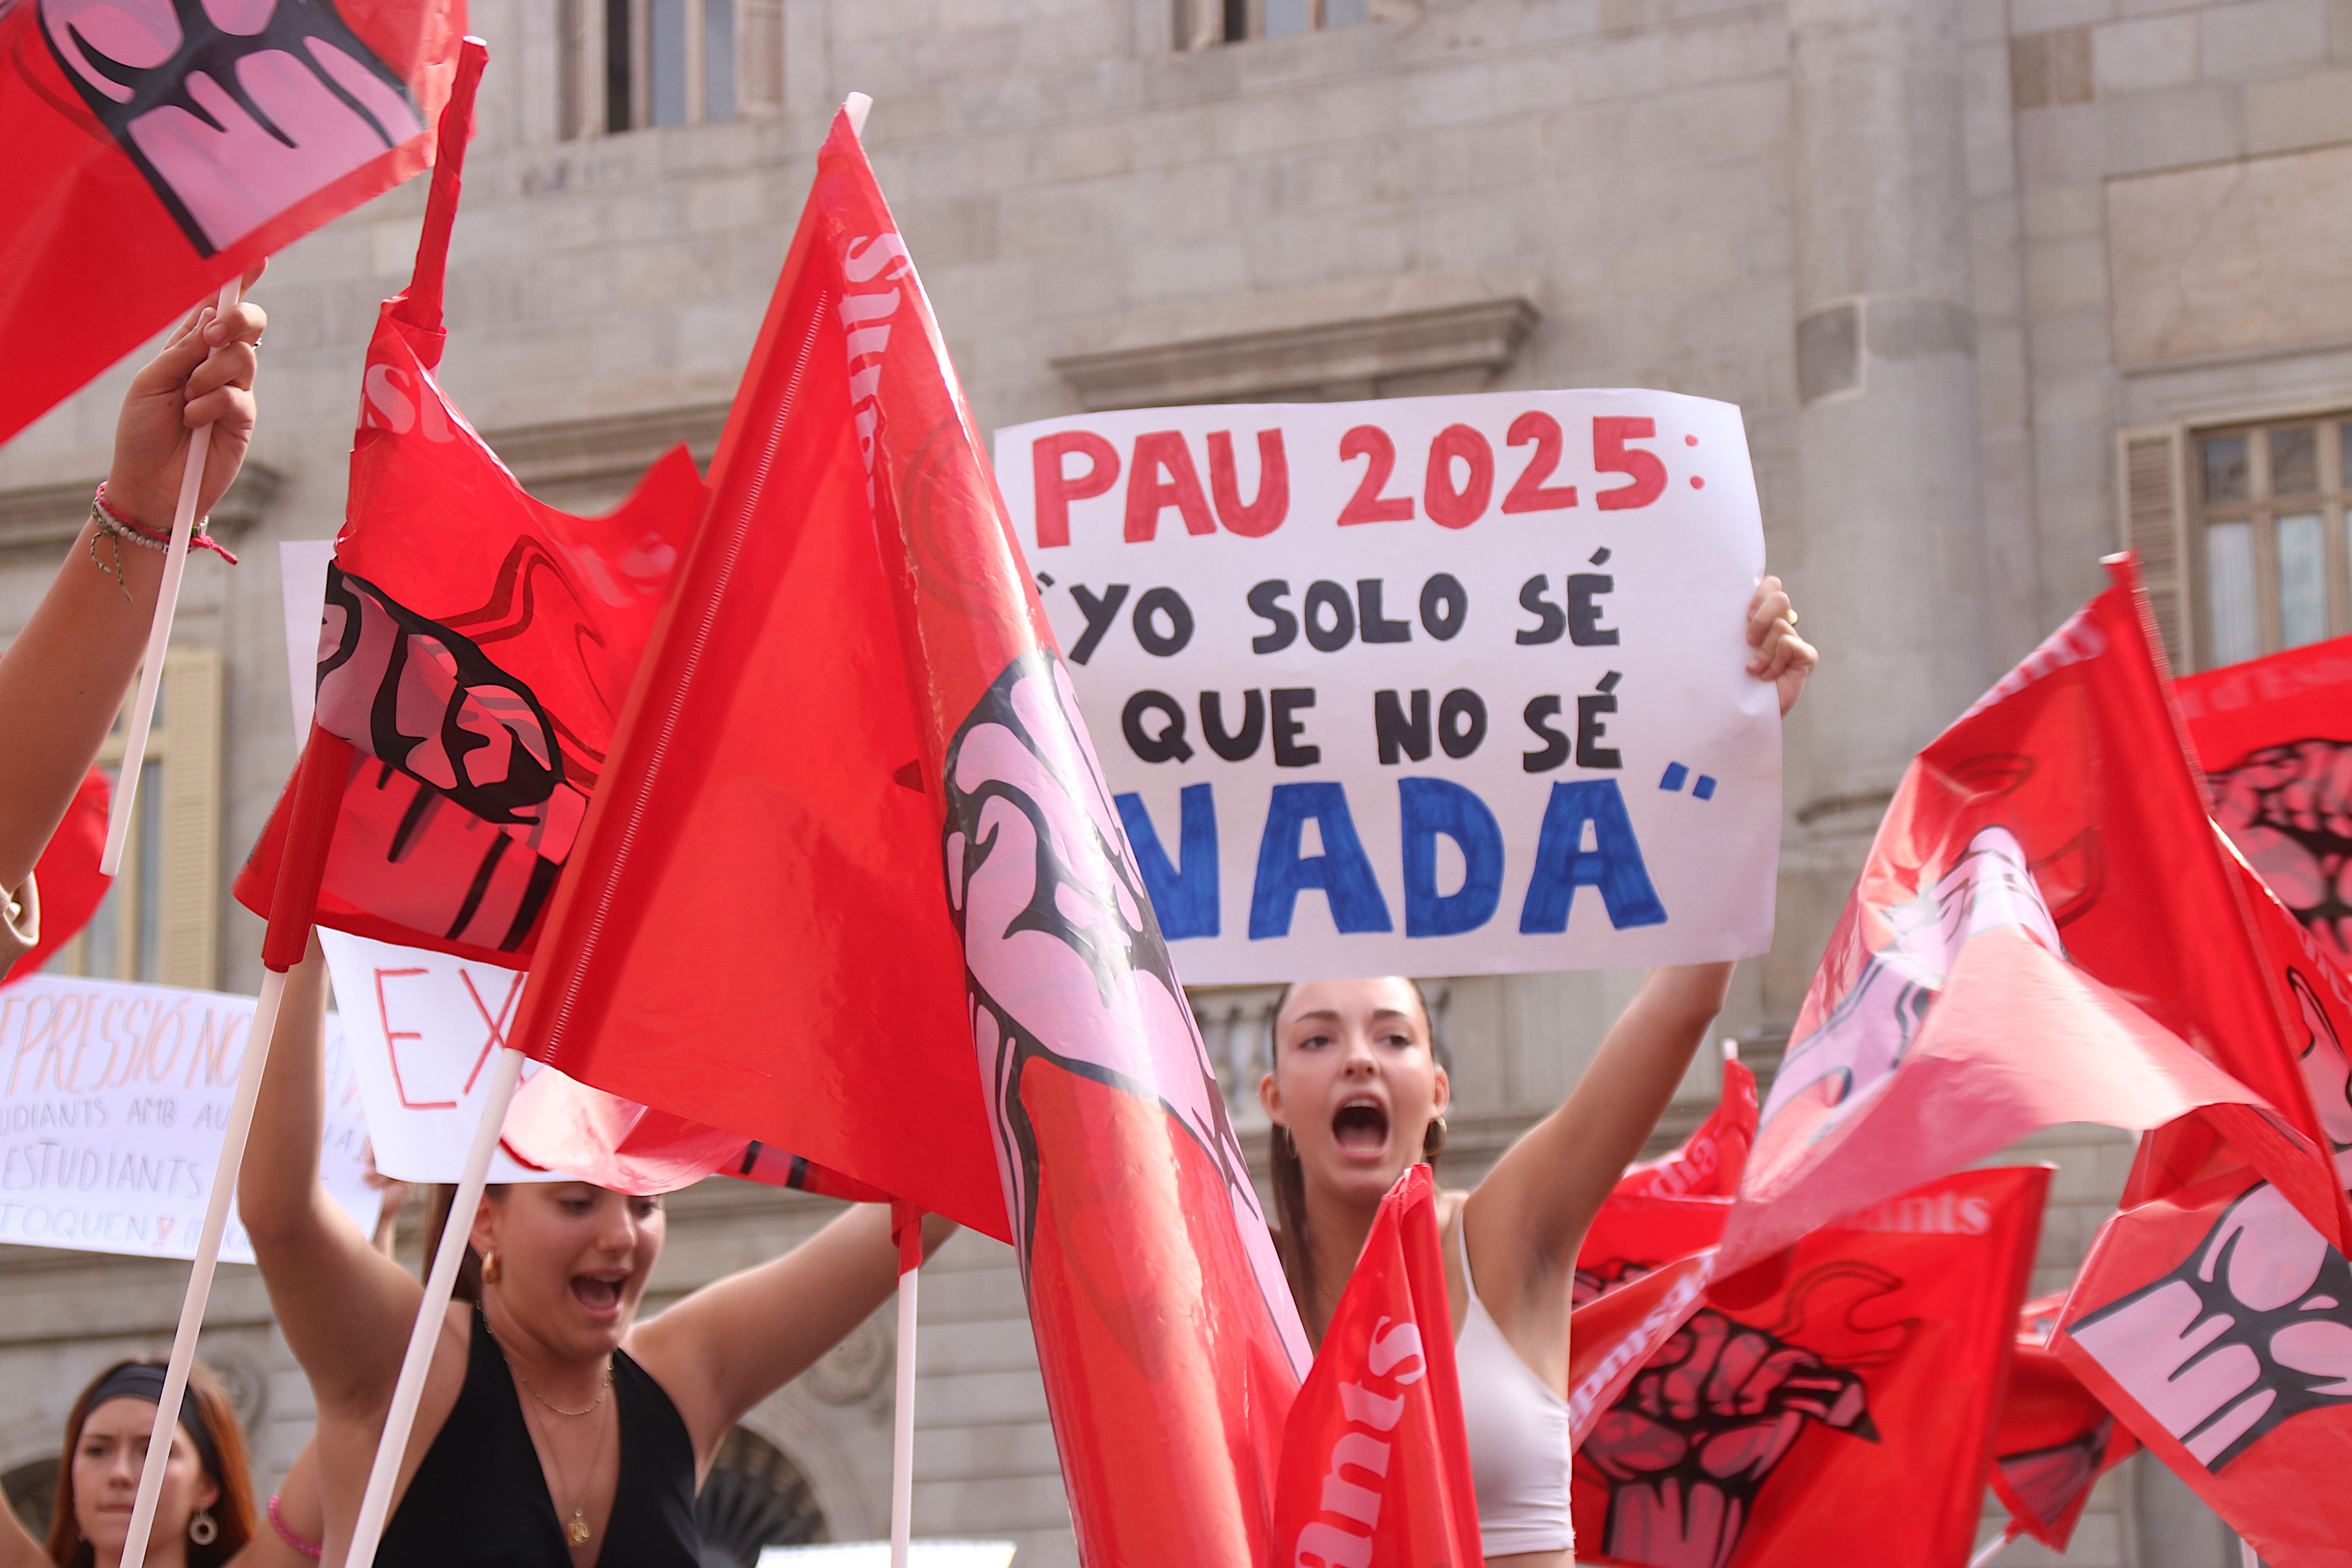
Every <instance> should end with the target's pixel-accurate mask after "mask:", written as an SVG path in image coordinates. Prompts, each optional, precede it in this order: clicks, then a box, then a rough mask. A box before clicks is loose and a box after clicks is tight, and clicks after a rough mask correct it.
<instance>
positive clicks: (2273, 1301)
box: [2067, 1182, 2352, 1470]
mask: <svg viewBox="0 0 2352 1568" xmlns="http://www.w3.org/2000/svg"><path fill="white" fill-rule="evenodd" d="M2067 1332H2068V1333H2069V1334H2071V1335H2072V1336H2073V1338H2074V1342H2075V1343H2076V1344H2077V1345H2080V1346H2081V1347H2082V1348H2083V1350H2084V1352H2087V1353H2088V1354H2089V1355H2090V1357H2091V1358H2092V1359H2093V1360H2094V1361H2095V1362H2097V1363H2099V1365H2100V1366H2102V1367H2104V1368H2105V1370H2106V1372H2107V1373H2108V1374H2109V1375H2110V1376H2112V1377H2113V1378H2114V1379H2115V1380H2116V1382H2117V1383H2119V1384H2122V1385H2123V1388H2124V1391H2125V1392H2126V1394H2130V1395H2131V1396H2132V1398H2134V1399H2136V1400H2137V1401H2138V1402H2139V1404H2140V1405H2142V1406H2143V1407H2144V1408H2145V1409H2146V1410H2147V1413H2148V1414H2149V1415H2152V1416H2154V1417H2155V1418H2156V1419H2157V1420H2158V1421H2160V1422H2162V1423H2163V1425H2164V1428H2165V1430H2166V1431H2168V1432H2169V1433H2171V1434H2172V1436H2174V1437H2176V1438H2178V1439H2179V1441H2180V1443H2181V1445H2182V1446H2183V1447H2186V1448H2187V1449H2188V1450H2189V1453H2190V1454H2191V1455H2193V1456H2195V1457H2196V1458H2197V1460H2198V1462H2199V1463H2200V1464H2202V1465H2204V1466H2205V1467H2206V1468H2208V1469H2212V1470H2219V1469H2221V1468H2223V1467H2224V1466H2226V1465H2228V1464H2229V1463H2230V1462H2231V1460H2232V1459H2235V1458H2238V1456H2240V1455H2241V1454H2242V1453H2244V1452H2245V1451H2246V1450H2247V1449H2248V1448H2249V1447H2252V1446H2253V1444H2254V1442H2255V1440H2256V1439H2257V1438H2259V1437H2261V1436H2263V1434H2264V1433H2265V1432H2268V1431H2269V1430H2271V1428H2273V1426H2278V1425H2279V1424H2280V1423H2281V1422H2283V1421H2287V1420H2290V1419H2292V1418H2294V1416H2297V1415H2302V1414H2304V1413H2305V1411H2309V1410H2317V1409H2321V1408H2324V1407H2326V1406H2328V1405H2352V1265H2347V1263H2346V1262H2345V1260H2344V1256H2343V1254H2341V1253H2339V1252H2337V1251H2336V1249H2335V1248H2334V1247H2330V1246H2328V1245H2327V1243H2326V1241H2325V1240H2323V1239H2322V1238H2321V1237H2320V1235H2319V1233H2318V1232H2317V1231H2315V1230H2314V1229H2312V1228H2311V1226H2310V1224H2309V1222H2308V1221H2306V1220H2305V1218H2304V1217H2303V1216H2302V1215H2300V1214H2297V1213H2296V1212H2295V1210H2294V1206H2293V1205H2290V1204H2289V1203H2288V1202H2287V1201H2286V1200H2285V1199H2284V1198H2283V1197H2281V1196H2280V1195H2279V1193H2278V1189H2277V1188H2275V1187H2273V1186H2272V1185H2271V1184H2269V1183H2267V1182H2262V1183H2257V1184H2255V1185H2253V1186H2252V1187H2251V1188H2249V1189H2248V1190H2247V1192H2246V1193H2245V1194H2244V1195H2243V1196H2242V1197H2241V1198H2239V1199H2238V1201H2237V1202H2235V1203H2233V1204H2231V1205H2230V1207H2229V1209H2228V1210H2227V1211H2226V1212H2225V1213H2224V1214H2223V1215H2221V1222H2220V1223H2219V1224H2218V1225H2216V1226H2214V1227H2213V1229H2212V1231H2211V1232H2210V1234H2209V1235H2208V1236H2207V1237H2206V1239H2205V1243H2204V1245H2203V1246H2202V1247H2199V1248H2198V1249H2197V1251H2196V1252H2195V1253H2194V1254H2192V1255H2191V1256H2190V1257H2189V1259H2188V1260H2187V1261H2186V1262H2184V1263H2182V1264H2181V1265H2180V1267H2179V1268H2176V1269H2174V1270H2173V1271H2172V1273H2171V1274H2169V1275H2168V1276H2167V1277H2166V1278H2164V1279H2159V1280H2158V1281H2157V1282H2156V1283H2154V1284H2152V1285H2149V1286H2147V1287H2144V1288H2143V1289H2139V1290H2137V1291H2134V1292H2133V1293H2132V1294H2130V1295H2128V1296H2126V1297H2125V1298H2124V1299H2123V1300H2119V1301H2116V1302H2112V1303H2110V1304H2109V1305H2107V1306H2105V1307H2102V1308H2100V1309H2099V1310H2097V1311H2095V1312H2092V1313H2090V1314H2089V1315H2087V1316H2085V1317H2084V1318H2082V1319H2079V1320H2077V1321H2075V1322H2074V1323H2072V1324H2070V1325H2068V1328H2067Z"/></svg>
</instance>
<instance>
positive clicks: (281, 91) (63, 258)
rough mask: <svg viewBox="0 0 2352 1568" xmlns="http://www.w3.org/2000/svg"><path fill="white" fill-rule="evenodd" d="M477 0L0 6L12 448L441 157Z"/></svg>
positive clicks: (91, 1) (2, 398)
mask: <svg viewBox="0 0 2352 1568" xmlns="http://www.w3.org/2000/svg"><path fill="white" fill-rule="evenodd" d="M465 30H466V7H465V5H464V0H244V3H242V4H238V5H224V4H220V3H218V0H214V3H212V4H190V3H188V0H179V3H177V4H175V3H173V0H17V3H16V4H15V5H0V147H5V148H6V149H7V150H8V156H7V158H6V160H5V163H0V211H5V212H6V213H7V215H8V222H7V224H6V225H5V227H0V275H5V277H6V278H7V279H8V287H7V288H6V289H5V290H0V342H5V343H6V344H7V345H8V348H9V358H8V366H9V374H7V376H6V377H5V378H0V441H5V440H6V439H7V438H8V437H11V436H14V435H15V434H16V432H17V431H18V430H20V429H22V428H24V426H26V425H27V424H29V423H31V422H32V421H33V420H34V419H36V418H37V417H39V416H40V415H41V414H42V412H43V411H45V410H46V409H47V408H48V407H49V406H50V405H52V404H54V403H56V402H58V400H59V399H60V398H63V397H66V396H68V395H71V394H72V393H73V391H74V390H75V389H76V388H77V387H79V386H80V385H81V384H83V383H84V382H86V381H88V380H89V378H90V377H91V376H93V375H96V374H98V373H99V372H100V371H101V370H104V369H105V368H106V367H107V366H108V365H109V364H111V363H113V362H114V361H115V360H117V359H119V358H121V356H122V355H123V354H125V353H129V352H130V351H131V349H133V348H135V347H137V346H138V344H139V343H140V342H142V341H143V340H144V339H146V338H147V337H149V336H151V335H152V333H154V332H155V331H158V330H160V329H162V328H163V327H164V326H167V325H169V324H170V322H171V321H172V319H173V317H175V316H177V315H179V314H180V313H181V312H182V311H184V310H187V309H188V308H189V307H190V306H192V305H194V304H196V303H197V302H198V301H200V300H205V299H206V298H207V297H208V296H210V295H211V294H212V293H213V292H214V291H215V289H218V288H219V287H220V286H221V285H222V284H223V283H226V282H227V281H228V280H229V279H232V278H236V277H237V276H239V275H240V274H242V273H243V272H244V271H245V270H246V268H248V267H250V266H252V265H253V264H254V263H255V262H256V261H258V260H259V259H261V258H263V257H266V256H268V255H270V254H271V253H272V252H274V251H277V250H278V249H280V248H282V247H285V246H286V245H288V244H289V243H291V242H292V241H293V240H295V239H297V238H299V237H301V236H302V235H304V234H307V233H309V232H310V230H311V229H314V228H316V227H318V226H320V224H323V223H326V222H328V221H329V220H331V219H332V218H334V217H335V216H338V215H340V214H341V213H344V212H347V211H349V210H350V209H351V208H352V207H355V206H357V205H360V204H361V203H362V202H364V201H366V200H368V199H369V198H370V197H372V196H374V195H378V194H379V193H381V192H383V191H387V190H390V189H391V188H392V187H393V186H394V185H396V184H400V183H401V182H402V181H403V180H405V179H407V178H408V177H409V176H410V175H412V174H415V173H417V172H418V171H419V170H421V169H424V168H426V167H428V166H429V165H430V164H431V163H432V162H433V157H434V151H435V137H434V132H433V129H432V128H433V125H434V120H435V117H436V115H437V114H438V113H439V112H440V110H441V105H442V102H443V100H445V99H446V97H447V96H448V93H449V87H450V81H451V79H452V78H453V77H454V75H455V74H456V68H457V46H458V39H459V37H461V36H462V35H463V34H464V32H465Z"/></svg>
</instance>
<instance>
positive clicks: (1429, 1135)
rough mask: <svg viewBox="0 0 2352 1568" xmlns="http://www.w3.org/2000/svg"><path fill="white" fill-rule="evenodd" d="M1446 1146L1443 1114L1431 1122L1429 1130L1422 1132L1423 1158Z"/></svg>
mask: <svg viewBox="0 0 2352 1568" xmlns="http://www.w3.org/2000/svg"><path fill="white" fill-rule="evenodd" d="M1444 1147H1445V1118H1444V1117H1443V1116H1441V1117H1439V1118H1438V1119H1437V1120H1436V1121H1433V1122H1431V1123H1430V1124H1429V1129H1428V1131H1424V1132H1423V1133H1422V1135H1421V1152H1422V1155H1423V1158H1427V1157H1428V1156H1430V1155H1433V1154H1435V1153H1436V1152H1438V1151H1439V1150H1441V1149H1443V1148H1444Z"/></svg>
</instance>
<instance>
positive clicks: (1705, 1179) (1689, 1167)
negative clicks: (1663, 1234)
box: [1578, 1045, 1757, 1268]
mask: <svg viewBox="0 0 2352 1568" xmlns="http://www.w3.org/2000/svg"><path fill="white" fill-rule="evenodd" d="M1756 1114H1757V1110H1756V1075H1755V1074H1754V1073H1752V1072H1749V1071H1748V1069H1747V1068H1745V1067H1742V1066H1741V1065H1740V1062H1739V1057H1738V1051H1737V1050H1736V1048H1735V1047H1731V1046H1729V1045H1726V1046H1725V1047H1724V1057H1723V1098H1722V1100H1720V1101H1718V1102H1717V1105H1716V1108H1715V1109H1714V1110H1711V1111H1709V1112H1708V1113H1707V1118H1706V1121H1702V1122H1700V1123H1699V1124H1698V1128H1697V1130H1696V1131H1694V1132H1692V1133H1691V1135H1690V1136H1689V1137H1688V1138H1686V1139H1685V1140H1684V1141H1683V1146H1682V1147H1681V1148H1679V1149H1677V1150H1675V1152H1673V1153H1671V1154H1669V1155H1667V1156H1666V1157H1665V1158H1664V1159H1663V1160H1654V1161H1652V1162H1651V1163H1648V1164H1646V1165H1636V1166H1634V1167H1633V1169H1632V1170H1630V1171H1628V1172H1626V1173H1624V1175H1623V1176H1622V1177H1620V1178H1619V1179H1618V1182H1617V1185H1616V1187H1615V1189H1614V1191H1613V1193H1612V1196H1614V1197H1621V1198H1625V1197H1664V1198H1676V1197H1693V1198H1698V1197H1710V1198H1727V1197H1729V1196H1731V1194H1734V1193H1736V1192H1738V1190H1739V1178H1740V1177H1741V1176H1742V1175H1743V1174H1745V1173H1746V1172H1747V1170H1748V1150H1749V1148H1750V1147H1752V1146H1753V1145H1754V1144H1755V1142H1756ZM1578 1267H1579V1268H1581V1267H1582V1265H1581V1264H1579V1265H1578Z"/></svg>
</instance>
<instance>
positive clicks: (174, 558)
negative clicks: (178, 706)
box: [98, 278, 245, 877]
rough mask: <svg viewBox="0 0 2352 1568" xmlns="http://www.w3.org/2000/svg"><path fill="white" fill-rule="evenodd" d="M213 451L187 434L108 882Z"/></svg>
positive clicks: (240, 288)
mask: <svg viewBox="0 0 2352 1568" xmlns="http://www.w3.org/2000/svg"><path fill="white" fill-rule="evenodd" d="M244 293H245V288H244V284H243V282H242V281H241V280H240V279H235V278H232V279H229V280H228V281H227V282H226V283H224V284H222V285H221V287H220V294H219V296H218V297H217V298H216V299H215V300H214V302H213V309H214V310H215V314H216V315H219V316H225V315H226V314H228V312H229V311H231V310H235V309H236V305H237V301H238V300H240V299H242V298H243V297H244ZM212 448H213V427H212V426H211V425H210V424H205V425H199V426H196V427H195V428H194V430H192V431H190V432H189V433H188V460H187V464H186V466H185V467H184V468H181V470H180V500H179V504H178V505H177V506H175V507H174V508H173V510H172V543H171V546H170V548H169V549H167V550H166V551H165V552H163V585H162V586H160V587H159V588H157V589H156V590H155V618H154V619H153V620H152V621H150V622H149V623H148V626H147V658H146V660H145V662H143V663H142V664H141V665H140V667H139V696H138V700H136V701H134V702H132V703H131V723H130V733H129V734H128V736H127V737H126V738H125V739H124V741H123V743H122V767H121V773H120V776H119V777H117V778H116V779H115V781H114V800H113V803H112V805H110V807H109V809H108V812H107V817H106V850H105V853H104V854H102V855H100V857H99V862H98V868H99V869H100V871H101V872H103V873H105V874H106V875H107V876H110V877H111V876H113V875H115V874H116V873H117V872H119V871H121V869H122V846H123V844H124V842H125V841H126V840H127V839H128V838H129V837H131V804H132V803H133V802H134V801H135V800H136V799H137V798H138V795H139V773H140V767H139V764H140V763H141V761H142V759H143V758H144V757H145V756H146V755H147V731H148V730H149V729H150V728H151V727H152V725H153V723H154V720H155V693H156V691H157V690H158V689H159V688H160V687H161V686H162V684H163V652H164V649H165V647H167V646H168V645H169V644H170V642H171V640H172V617H173V614H174V612H176V611H177V610H178V608H179V603H180V578H181V576H182V575H183V574H184V573H185V572H186V571H187V567H188V540H189V538H190V537H191V536H192V535H193V534H194V532H195V530H196V500H197V497H198V495H199V494H200V493H201V492H202V490H203V489H204V482H205V460H206V459H207V458H209V457H210V456H211V453H212Z"/></svg>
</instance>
